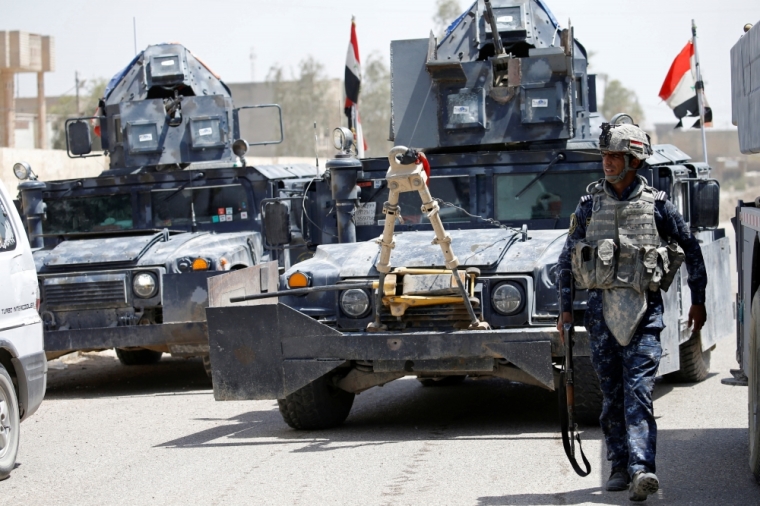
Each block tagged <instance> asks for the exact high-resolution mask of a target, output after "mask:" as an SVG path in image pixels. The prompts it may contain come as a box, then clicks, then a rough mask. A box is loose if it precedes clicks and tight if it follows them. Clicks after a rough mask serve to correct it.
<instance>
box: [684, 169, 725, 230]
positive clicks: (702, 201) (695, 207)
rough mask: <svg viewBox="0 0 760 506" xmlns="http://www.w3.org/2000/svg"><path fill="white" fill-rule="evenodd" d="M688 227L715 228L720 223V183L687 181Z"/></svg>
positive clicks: (713, 180) (706, 180)
mask: <svg viewBox="0 0 760 506" xmlns="http://www.w3.org/2000/svg"><path fill="white" fill-rule="evenodd" d="M689 194H690V195H689V203H690V209H689V215H690V216H689V217H690V221H689V225H690V226H691V228H693V229H697V228H717V227H718V224H719V222H720V183H718V181H716V180H715V179H705V180H700V181H689Z"/></svg>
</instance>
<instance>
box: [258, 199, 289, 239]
mask: <svg viewBox="0 0 760 506" xmlns="http://www.w3.org/2000/svg"><path fill="white" fill-rule="evenodd" d="M262 210H263V212H262V221H263V225H264V239H265V243H266V246H268V247H269V248H276V247H277V246H283V245H285V244H289V243H290V241H291V235H290V209H289V208H288V206H287V205H285V204H284V203H282V202H279V201H269V202H267V203H265V204H264V206H263V209H262Z"/></svg>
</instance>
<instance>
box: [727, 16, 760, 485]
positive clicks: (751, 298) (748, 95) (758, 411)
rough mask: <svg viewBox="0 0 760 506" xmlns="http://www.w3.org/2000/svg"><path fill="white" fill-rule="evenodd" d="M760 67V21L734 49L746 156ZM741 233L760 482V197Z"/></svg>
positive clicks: (759, 137)
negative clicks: (755, 81)
mask: <svg viewBox="0 0 760 506" xmlns="http://www.w3.org/2000/svg"><path fill="white" fill-rule="evenodd" d="M759 64H760V23H757V24H755V25H754V26H752V25H749V24H748V25H746V26H745V34H744V35H743V36H742V38H741V39H739V41H738V42H737V43H736V44H735V45H734V47H733V48H732V49H731V90H732V99H733V100H732V117H733V123H734V125H736V126H738V127H739V146H740V148H741V151H742V153H745V154H748V155H749V154H758V153H760V92H758V90H757V86H755V87H754V88H753V87H752V84H751V83H752V82H753V80H756V79H757V77H754V76H756V75H757V72H758V65H759ZM732 221H733V224H734V227H735V229H736V268H737V271H738V274H739V292H738V293H737V294H736V305H737V319H736V360H737V362H739V368H738V369H732V370H731V373H732V374H733V375H734V378H733V380H731V381H726V380H724V383H730V384H734V385H736V384H738V385H745V386H747V385H748V386H749V403H748V408H749V410H748V411H749V448H750V455H749V465H750V468H751V469H752V472H753V473H754V474H755V477H756V478H757V480H758V481H760V297H758V294H760V290H759V289H760V197H758V198H756V199H755V200H754V201H753V202H743V201H741V200H740V201H739V204H738V205H737V207H736V215H735V217H734V219H733V220H732Z"/></svg>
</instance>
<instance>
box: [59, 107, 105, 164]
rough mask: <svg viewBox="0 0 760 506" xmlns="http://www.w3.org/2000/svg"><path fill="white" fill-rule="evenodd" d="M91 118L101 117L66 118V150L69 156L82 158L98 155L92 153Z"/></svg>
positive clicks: (98, 117)
mask: <svg viewBox="0 0 760 506" xmlns="http://www.w3.org/2000/svg"><path fill="white" fill-rule="evenodd" d="M91 119H98V120H100V119H103V117H102V116H95V117H91V118H70V119H67V120H66V151H67V154H68V155H69V157H70V158H82V157H87V156H100V154H94V155H91V154H90V153H92V135H91V134H90V125H89V124H88V123H87V121H88V120H91Z"/></svg>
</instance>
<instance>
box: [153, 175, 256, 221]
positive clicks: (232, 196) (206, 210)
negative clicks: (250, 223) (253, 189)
mask: <svg viewBox="0 0 760 506" xmlns="http://www.w3.org/2000/svg"><path fill="white" fill-rule="evenodd" d="M151 203H152V207H153V226H155V227H156V228H162V227H172V226H174V227H181V226H190V225H192V224H193V215H195V216H194V218H195V223H196V224H198V223H224V222H228V221H239V220H249V219H251V217H250V214H249V213H250V206H249V204H248V197H247V196H246V193H245V189H244V188H243V187H242V186H241V185H229V186H207V187H203V188H186V189H184V190H182V191H181V192H177V190H176V189H175V190H156V191H153V192H151Z"/></svg>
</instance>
